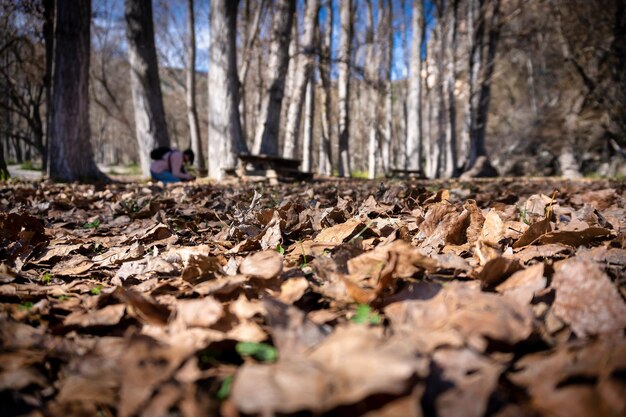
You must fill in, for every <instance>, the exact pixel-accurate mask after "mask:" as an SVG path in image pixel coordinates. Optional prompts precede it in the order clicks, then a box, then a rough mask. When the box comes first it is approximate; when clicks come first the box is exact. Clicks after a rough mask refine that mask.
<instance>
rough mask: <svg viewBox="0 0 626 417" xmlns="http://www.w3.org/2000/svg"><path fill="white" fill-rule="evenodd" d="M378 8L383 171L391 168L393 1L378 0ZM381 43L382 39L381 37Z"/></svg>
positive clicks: (386, 171)
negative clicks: (381, 45) (381, 48)
mask: <svg viewBox="0 0 626 417" xmlns="http://www.w3.org/2000/svg"><path fill="white" fill-rule="evenodd" d="M378 4H379V9H380V10H382V15H381V18H380V22H379V27H380V29H379V31H380V33H381V36H383V34H384V35H386V38H387V40H386V48H387V49H386V54H385V55H386V56H385V58H386V62H385V68H384V70H383V72H384V82H382V83H381V84H380V85H381V89H382V90H383V91H382V92H381V97H383V98H384V103H383V105H382V106H383V107H384V109H385V117H384V121H383V127H382V129H381V152H380V153H381V159H382V169H383V171H384V172H385V173H388V172H389V169H390V168H391V143H392V132H393V96H392V91H391V87H392V81H391V70H392V68H393V47H394V30H393V2H392V0H386V2H385V1H383V0H379V2H378ZM381 43H384V41H383V40H382V39H381Z"/></svg>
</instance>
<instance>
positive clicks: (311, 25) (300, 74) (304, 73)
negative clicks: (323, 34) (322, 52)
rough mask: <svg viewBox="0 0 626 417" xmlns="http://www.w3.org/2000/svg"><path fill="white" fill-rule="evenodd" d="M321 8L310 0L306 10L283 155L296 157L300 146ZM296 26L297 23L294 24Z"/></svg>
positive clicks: (317, 3)
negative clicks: (300, 128)
mask: <svg viewBox="0 0 626 417" xmlns="http://www.w3.org/2000/svg"><path fill="white" fill-rule="evenodd" d="M319 9H320V2H319V0H308V1H307V4H306V10H305V12H304V33H303V35H302V41H301V42H300V49H301V50H300V51H298V55H297V58H296V60H295V61H293V64H295V65H294V66H295V75H294V80H293V85H292V89H291V91H290V96H291V99H290V100H289V107H288V110H287V123H286V124H285V143H284V147H283V157H285V158H295V156H296V155H295V150H296V147H297V146H298V130H299V127H300V118H301V115H302V103H303V100H304V96H305V94H306V90H307V85H308V84H310V81H309V80H310V78H311V72H312V69H313V59H314V53H315V46H316V45H315V32H316V31H317V15H318V12H319ZM294 26H295V25H294Z"/></svg>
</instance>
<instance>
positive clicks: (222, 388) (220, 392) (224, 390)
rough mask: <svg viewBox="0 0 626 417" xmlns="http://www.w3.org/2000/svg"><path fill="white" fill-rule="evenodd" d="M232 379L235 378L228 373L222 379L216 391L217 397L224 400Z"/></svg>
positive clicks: (231, 384) (228, 393)
mask: <svg viewBox="0 0 626 417" xmlns="http://www.w3.org/2000/svg"><path fill="white" fill-rule="evenodd" d="M233 379H235V377H234V375H228V376H227V377H226V378H224V380H223V381H222V385H220V389H219V390H218V391H217V395H216V396H217V399H218V400H222V401H224V400H225V399H226V398H228V396H229V395H230V389H231V388H232V386H233Z"/></svg>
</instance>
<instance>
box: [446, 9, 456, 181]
mask: <svg viewBox="0 0 626 417" xmlns="http://www.w3.org/2000/svg"><path fill="white" fill-rule="evenodd" d="M458 6H459V0H452V2H451V4H449V5H448V10H447V11H446V19H445V20H446V35H445V36H446V45H447V47H446V48H445V61H446V75H445V77H446V83H445V86H444V88H445V90H446V100H447V107H448V108H447V116H448V124H447V126H446V155H445V158H446V163H445V167H446V169H445V176H446V178H450V177H457V176H458V175H459V172H458V168H457V148H456V146H457V145H456V95H455V93H454V90H455V84H456V48H457V10H458Z"/></svg>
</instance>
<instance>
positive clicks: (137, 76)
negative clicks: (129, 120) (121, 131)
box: [124, 0, 170, 175]
mask: <svg viewBox="0 0 626 417" xmlns="http://www.w3.org/2000/svg"><path fill="white" fill-rule="evenodd" d="M124 4H125V19H126V38H127V40H128V57H129V61H130V84H131V90H132V93H133V107H134V110H135V130H136V136H137V143H138V145H139V160H140V162H141V170H142V172H143V174H144V175H149V174H150V162H151V161H150V151H151V150H152V149H153V148H155V147H157V146H169V144H170V139H169V136H168V133H167V125H166V123H165V111H164V109H163V96H162V94H161V81H160V78H159V64H158V61H157V54H156V48H155V46H154V22H153V21H152V0H125V3H124Z"/></svg>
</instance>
